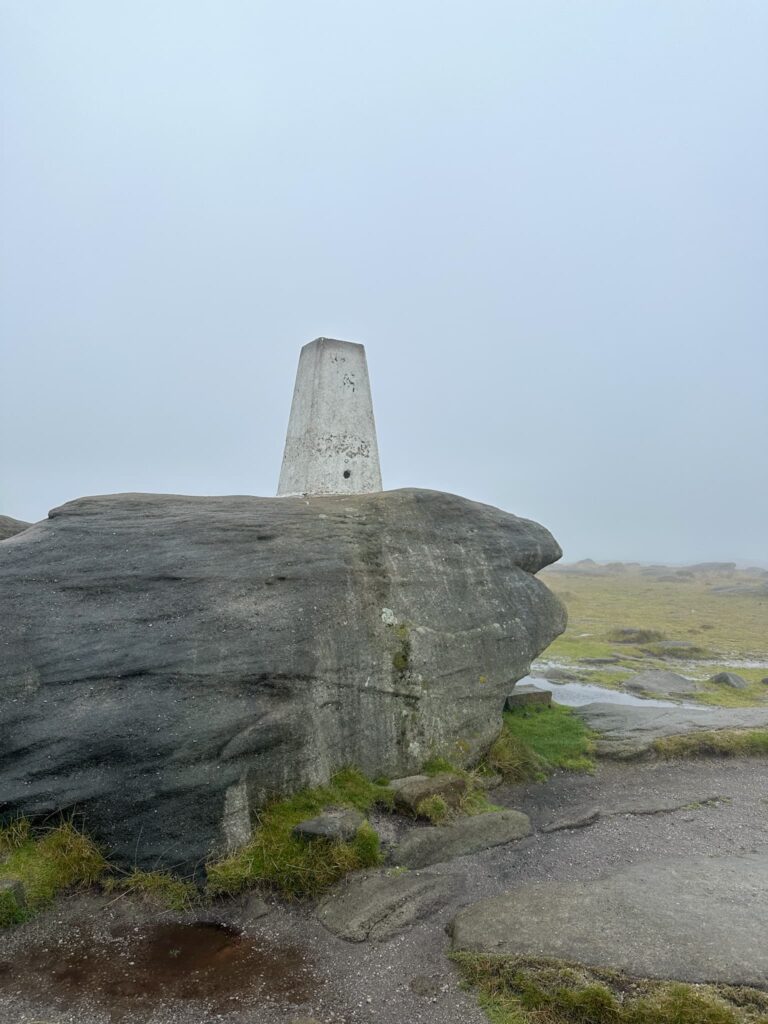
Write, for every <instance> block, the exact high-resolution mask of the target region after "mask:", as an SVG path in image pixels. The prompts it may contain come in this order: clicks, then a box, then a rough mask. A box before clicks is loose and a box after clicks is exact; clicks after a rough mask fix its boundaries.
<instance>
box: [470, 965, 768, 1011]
mask: <svg viewBox="0 0 768 1024" xmlns="http://www.w3.org/2000/svg"><path fill="white" fill-rule="evenodd" d="M453 959H454V961H455V963H456V964H457V966H458V968H459V970H460V972H461V974H462V976H463V979H464V983H465V984H466V985H467V986H468V987H472V988H474V989H476V991H477V995H478V1000H479V1003H480V1006H481V1007H482V1008H483V1009H484V1010H485V1012H486V1014H487V1015H488V1019H489V1020H490V1021H491V1024H768V994H766V993H765V992H761V991H758V990H756V989H750V988H743V987H742V988H731V987H728V986H724V985H718V986H713V985H684V984H681V983H678V982H669V981H651V980H647V979H636V978H628V977H626V976H624V975H621V974H618V973H616V972H613V971H601V970H597V969H589V968H585V967H582V966H578V965H575V964H566V963H562V962H560V961H555V960H535V959H530V958H525V957H493V956H480V955H477V954H473V953H454V954H453Z"/></svg>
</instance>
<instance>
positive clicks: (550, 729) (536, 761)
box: [488, 704, 595, 781]
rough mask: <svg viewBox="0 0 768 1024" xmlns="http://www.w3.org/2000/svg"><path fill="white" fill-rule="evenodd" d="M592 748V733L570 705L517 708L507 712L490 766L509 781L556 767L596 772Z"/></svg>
mask: <svg viewBox="0 0 768 1024" xmlns="http://www.w3.org/2000/svg"><path fill="white" fill-rule="evenodd" d="M592 751H593V742H592V736H591V733H590V732H589V730H588V729H587V727H586V726H585V725H584V723H583V722H582V720H581V719H580V718H579V717H578V716H577V715H574V713H573V711H572V710H571V709H570V708H566V707H563V706H562V705H560V704H553V705H552V706H551V707H545V708H542V709H536V710H534V709H533V708H531V709H528V708H516V709H515V710H514V711H506V712H505V713H504V726H503V728H502V731H501V733H500V734H499V737H498V739H497V740H496V742H495V743H494V744H493V746H492V747H491V750H490V753H489V755H488V765H489V767H490V768H491V769H493V770H494V771H498V772H499V773H500V774H501V775H502V776H504V778H505V779H506V780H508V781H523V780H525V779H532V778H533V779H543V778H546V777H547V776H548V775H550V774H551V773H552V772H553V771H554V770H555V769H556V768H564V769H566V770H567V771H576V772H591V771H594V767H595V763H594V760H593V759H592Z"/></svg>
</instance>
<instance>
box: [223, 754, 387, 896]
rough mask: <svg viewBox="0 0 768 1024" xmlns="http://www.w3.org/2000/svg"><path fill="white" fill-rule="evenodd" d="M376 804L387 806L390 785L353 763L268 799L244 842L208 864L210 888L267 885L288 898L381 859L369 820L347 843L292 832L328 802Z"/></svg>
mask: <svg viewBox="0 0 768 1024" xmlns="http://www.w3.org/2000/svg"><path fill="white" fill-rule="evenodd" d="M376 804H383V805H385V806H387V807H389V808H391V806H392V793H391V791H389V790H388V789H387V788H386V787H385V786H380V785H377V784H376V783H374V782H370V781H369V780H368V779H366V778H365V776H363V775H362V774H361V773H360V772H358V771H356V770H355V769H352V768H348V769H345V770H344V771H341V772H339V773H338V774H337V775H335V776H334V777H333V778H332V779H331V781H330V783H329V784H328V785H327V786H321V787H318V788H317V789H308V790H304V791H303V792H301V793H297V794H295V795H294V796H292V797H290V798H288V799H287V800H281V801H279V802H274V803H272V804H268V805H267V806H266V807H265V808H264V809H263V810H262V811H261V813H260V815H259V822H258V826H257V827H256V829H255V831H254V833H253V836H252V838H251V841H250V842H249V843H248V845H247V846H245V847H244V848H243V849H242V850H239V851H238V852H237V853H235V854H233V855H232V856H231V857H227V858H226V859H224V860H221V861H218V862H216V863H212V864H209V865H208V867H207V871H208V891H209V892H210V893H211V894H212V895H232V894H234V893H237V892H241V891H242V890H243V889H247V888H249V887H251V886H255V885H268V886H271V887H274V888H276V889H278V890H279V891H280V892H281V893H282V894H283V895H284V896H286V897H288V898H295V899H302V898H307V897H314V896H318V895H320V894H321V893H322V892H324V891H325V890H326V889H327V888H329V887H330V886H331V885H333V883H334V882H336V881H338V879H340V878H342V877H343V876H344V875H346V874H348V873H349V872H350V871H356V870H359V869H360V868H366V867H372V866H374V865H376V864H380V863H381V861H382V856H381V851H380V849H379V838H378V836H377V834H376V832H374V830H373V829H372V828H371V827H370V825H368V824H364V825H363V826H362V827H361V828H360V829H359V830H358V832H357V835H356V836H355V838H354V839H353V840H352V842H349V843H342V842H329V841H326V840H322V839H315V840H311V841H307V840H305V839H301V838H298V837H296V836H294V835H293V828H294V826H295V825H298V823H299V822H300V821H303V820H304V819H305V818H312V817H315V816H316V815H318V814H320V813H322V811H323V810H325V809H326V808H328V807H354V808H356V809H357V810H359V811H362V812H367V811H369V810H370V809H371V808H372V807H374V806H375V805H376Z"/></svg>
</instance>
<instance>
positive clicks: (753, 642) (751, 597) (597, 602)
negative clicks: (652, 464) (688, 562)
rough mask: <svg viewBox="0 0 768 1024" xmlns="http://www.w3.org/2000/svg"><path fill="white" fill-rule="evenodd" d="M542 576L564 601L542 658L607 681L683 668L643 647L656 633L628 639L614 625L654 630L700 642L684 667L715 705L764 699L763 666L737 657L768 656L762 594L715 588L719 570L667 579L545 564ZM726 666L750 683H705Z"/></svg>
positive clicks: (764, 659) (767, 600)
mask: <svg viewBox="0 0 768 1024" xmlns="http://www.w3.org/2000/svg"><path fill="white" fill-rule="evenodd" d="M661 575H664V574H663V573H662V574H661ZM540 578H541V579H543V580H544V582H545V583H546V584H547V586H548V587H549V588H550V589H551V590H553V591H554V592H555V593H556V594H557V595H558V596H559V597H560V598H561V599H562V600H563V601H564V602H565V604H566V606H567V608H568V626H567V628H566V631H565V633H563V635H562V636H560V637H558V638H557V639H556V640H555V641H554V642H553V643H552V644H551V645H550V646H549V647H548V648H547V650H546V651H545V652H544V654H543V655H542V656H541V657H542V660H543V661H545V662H553V661H554V662H556V663H558V664H561V665H564V666H567V667H570V668H575V669H577V670H581V671H583V672H584V678H585V679H588V680H589V681H590V682H596V683H599V684H600V685H603V686H611V687H615V686H619V685H620V684H621V682H622V681H623V680H626V679H628V678H629V677H630V676H631V675H634V674H635V673H637V672H642V671H646V670H651V669H655V670H658V669H667V670H670V671H673V672H674V671H677V672H679V671H681V666H680V663H679V660H678V659H668V658H664V657H660V656H658V655H656V656H654V655H653V654H649V653H648V652H649V651H652V650H653V649H654V642H656V641H642V642H638V643H634V644H626V643H623V642H621V634H620V633H619V632H618V631H619V630H621V629H625V628H634V629H638V630H645V631H646V633H647V635H649V636H652V637H655V638H663V639H666V640H684V641H688V642H690V643H692V644H694V645H695V646H696V647H699V648H701V649H703V651H704V652H705V653H704V656H703V657H697V658H696V659H694V660H692V661H690V662H688V661H686V662H685V665H684V667H683V668H682V672H683V674H684V675H687V676H690V677H691V678H694V679H696V680H697V681H699V682H701V683H702V684H703V686H704V689H703V690H702V692H701V693H700V694H698V695H697V698H696V699H697V700H698V701H700V702H701V703H705V704H712V705H716V706H721V707H749V706H754V705H756V704H765V703H768V686H766V685H765V684H764V683H762V682H761V679H762V678H763V677H765V676H766V675H768V670H766V668H764V667H760V665H757V666H744V665H741V664H740V662H742V661H756V662H759V663H768V629H766V624H767V623H768V596H760V595H759V594H757V593H756V594H748V593H743V594H738V593H722V592H718V590H717V589H716V588H717V587H718V586H722V585H723V582H724V578H723V576H722V574H717V573H713V574H707V573H697V574H696V575H695V576H691V578H685V577H678V578H676V579H674V581H669V580H664V579H659V578H655V577H654V576H649V575H647V574H646V573H645V572H644V571H643V570H642V569H641V568H640V567H631V566H621V567H618V568H617V569H616V571H606V570H603V571H601V573H600V574H598V575H594V574H591V573H589V572H579V571H578V570H575V571H573V570H572V571H568V572H563V571H562V570H557V569H555V570H545V571H544V572H543V573H542V574H541V576H540ZM749 579H750V577H749V575H748V574H744V573H741V574H740V573H736V574H735V576H734V580H736V581H737V582H738V581H742V582H743V581H744V580H747V581H749ZM725 581H726V583H727V582H728V577H725ZM657 650H658V649H657ZM585 658H614V659H616V661H615V662H614V664H612V665H611V666H610V669H612V670H613V671H610V670H609V669H607V668H602V667H600V666H596V667H589V668H588V667H587V666H586V665H585V664H584V662H583V659H585ZM724 669H725V670H728V669H730V670H732V671H734V672H737V673H738V674H739V675H741V676H742V677H743V678H744V679H745V680H746V682H747V683H748V687H747V688H746V689H744V690H734V689H730V688H729V687H727V686H721V685H718V684H714V683H709V681H708V680H709V677H710V676H712V675H715V674H716V673H718V672H721V671H723V670H724Z"/></svg>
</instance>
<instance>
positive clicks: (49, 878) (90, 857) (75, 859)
mask: <svg viewBox="0 0 768 1024" xmlns="http://www.w3.org/2000/svg"><path fill="white" fill-rule="evenodd" d="M0 853H3V854H4V855H5V859H4V860H3V861H2V863H0V878H18V879H19V881H20V882H21V883H22V885H23V887H24V893H25V897H26V907H25V908H19V907H18V906H16V909H15V910H14V909H13V908H12V907H11V906H10V903H11V902H13V903H14V905H15V900H12V901H11V900H5V901H4V902H5V903H6V904H7V906H6V909H5V914H6V916H7V917H8V918H9V921H8V923H14V922H15V921H18V920H23V919H25V918H26V917H28V916H30V915H31V914H32V913H34V912H35V911H37V910H40V909H41V908H42V907H45V906H47V905H48V904H49V903H51V902H52V901H53V899H54V897H55V896H56V894H57V893H58V892H60V891H62V890H63V889H69V888H72V887H74V886H87V885H92V884H93V883H94V882H96V881H97V880H98V879H99V878H101V876H102V875H103V874H104V872H105V871H106V869H107V862H106V861H105V860H104V857H103V856H102V855H101V853H100V851H99V850H98V848H97V847H96V845H95V844H94V843H93V842H92V841H91V840H90V839H89V838H88V837H87V836H86V835H83V833H82V832H79V831H78V830H77V829H76V828H75V826H74V824H73V823H72V822H71V821H63V822H61V824H59V825H57V826H55V827H53V828H40V829H36V828H34V827H33V826H32V825H31V824H30V823H29V821H27V820H26V819H24V818H21V819H17V820H16V821H13V822H11V823H9V824H8V825H6V826H5V827H3V828H0ZM10 918H12V919H13V920H10Z"/></svg>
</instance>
